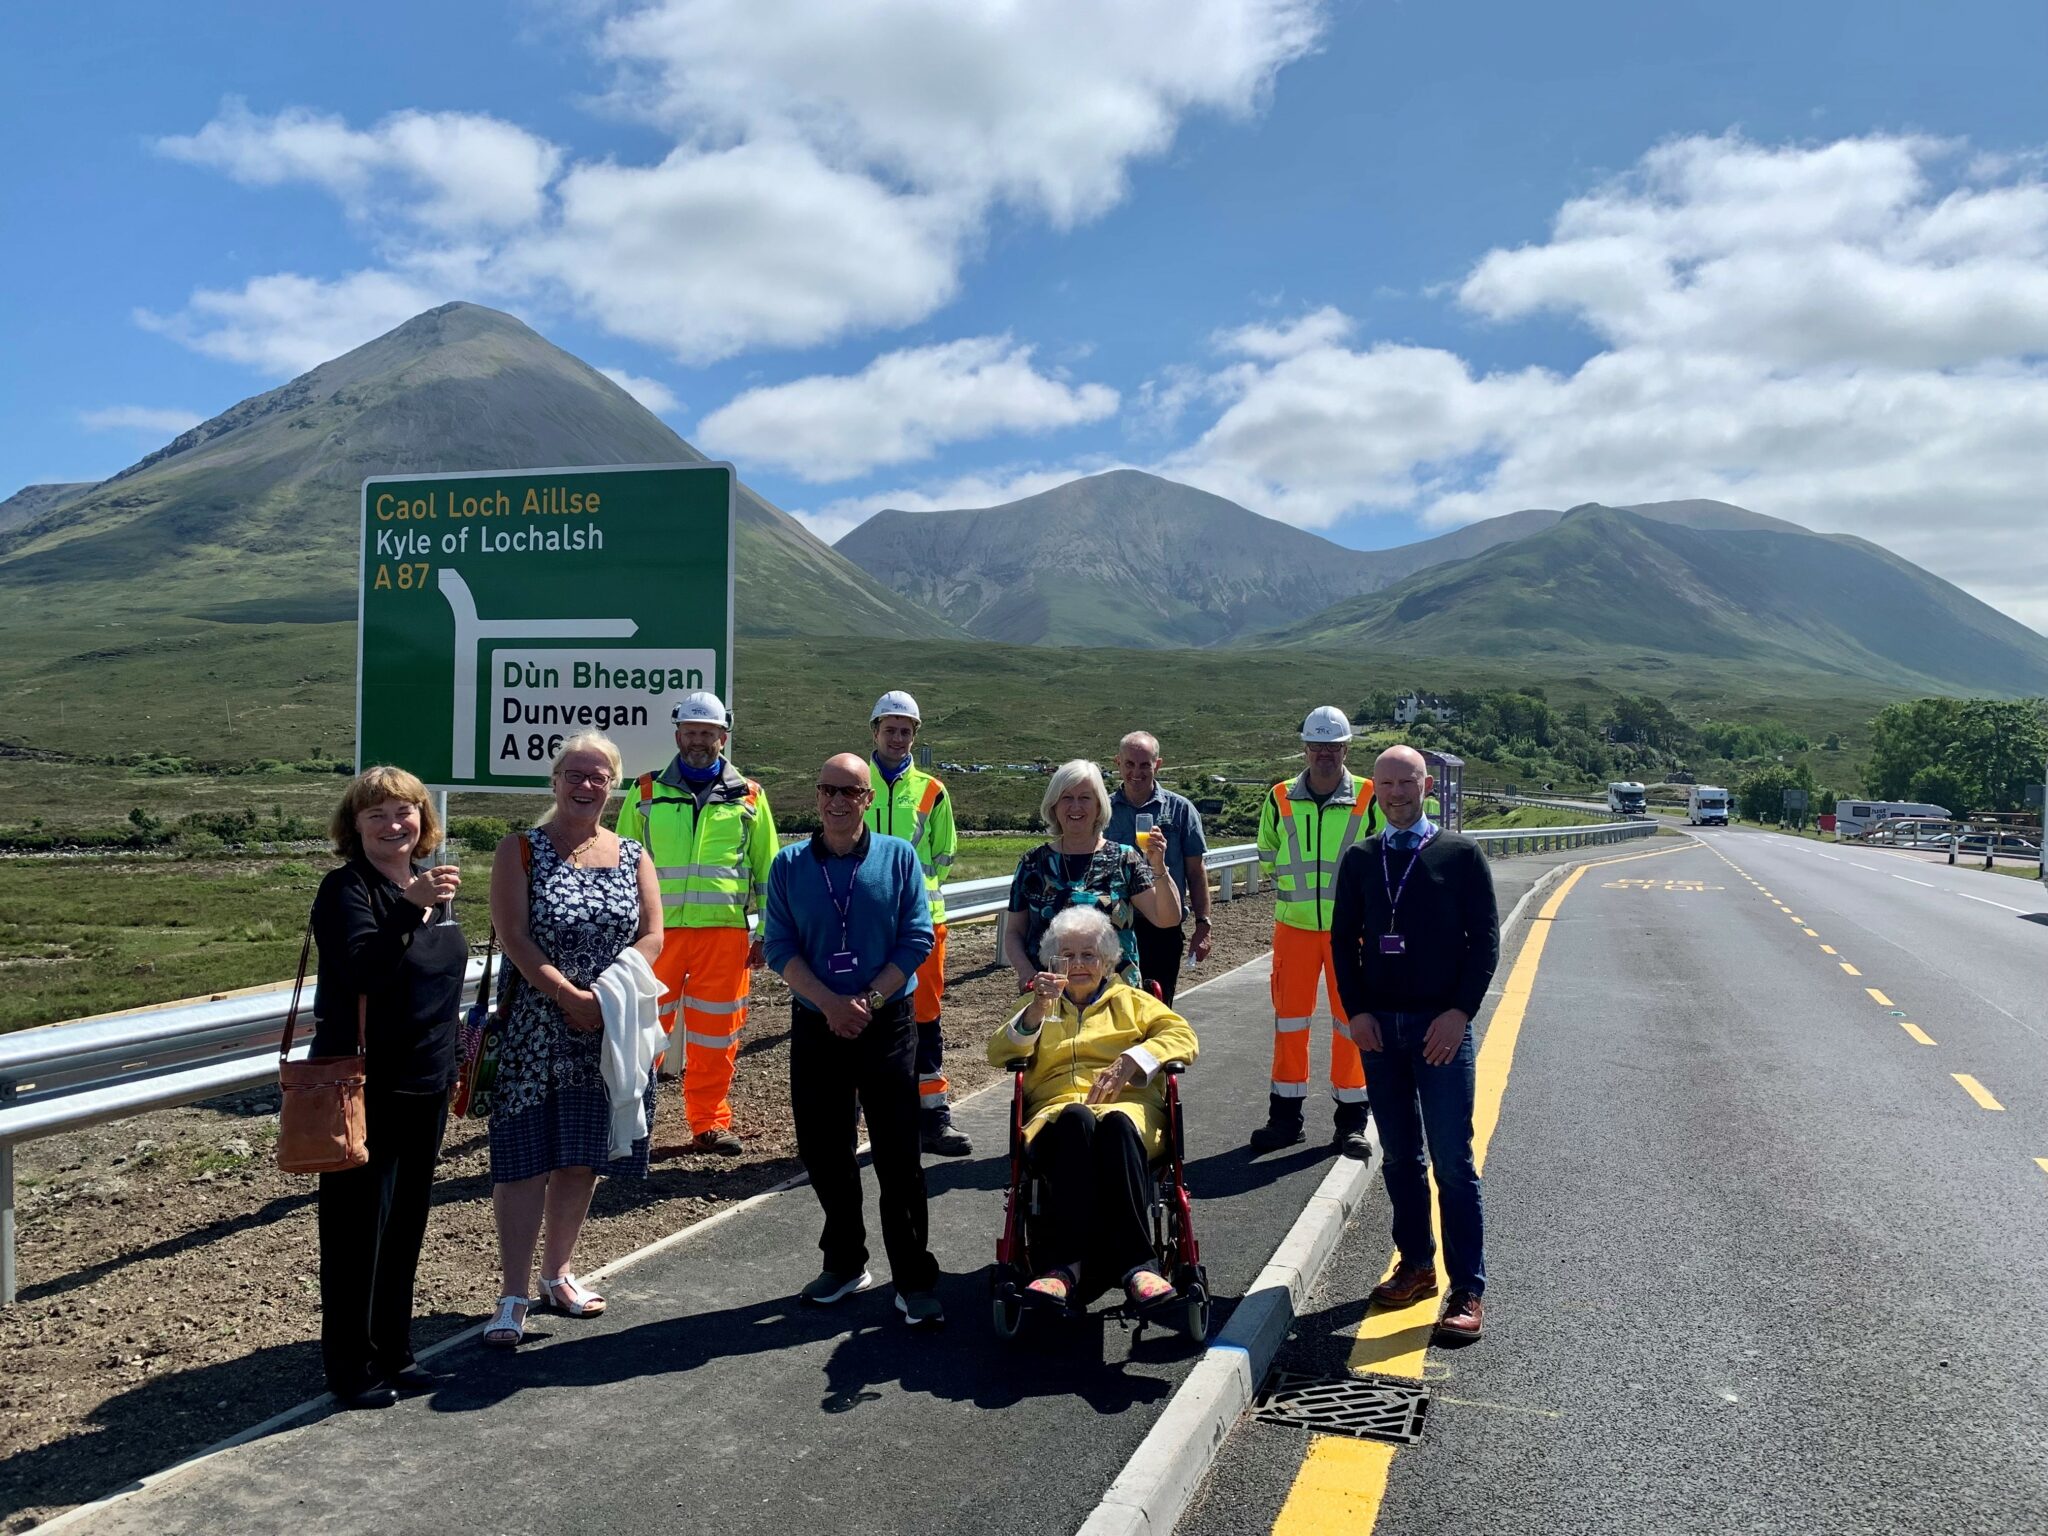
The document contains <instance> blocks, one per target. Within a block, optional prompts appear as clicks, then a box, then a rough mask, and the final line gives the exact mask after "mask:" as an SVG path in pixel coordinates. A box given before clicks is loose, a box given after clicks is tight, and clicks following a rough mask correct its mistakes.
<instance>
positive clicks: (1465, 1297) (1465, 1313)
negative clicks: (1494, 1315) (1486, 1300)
mask: <svg viewBox="0 0 2048 1536" xmlns="http://www.w3.org/2000/svg"><path fill="white" fill-rule="evenodd" d="M1485 1319H1486V1307H1485V1305H1484V1304H1483V1303H1482V1302H1481V1301H1480V1299H1479V1298H1478V1297H1477V1296H1474V1295H1473V1294H1472V1293H1471V1292H1470V1291H1453V1292H1451V1294H1450V1295H1448V1296H1446V1297H1445V1298H1444V1313H1443V1316H1442V1317H1439V1318H1438V1319H1437V1320H1436V1336H1437V1339H1438V1340H1439V1341H1440V1342H1442V1343H1445V1344H1470V1343H1471V1342H1472V1341H1473V1340H1474V1339H1477V1338H1478V1337H1479V1330H1480V1328H1481V1326H1482V1325H1483V1323H1484V1322H1485Z"/></svg>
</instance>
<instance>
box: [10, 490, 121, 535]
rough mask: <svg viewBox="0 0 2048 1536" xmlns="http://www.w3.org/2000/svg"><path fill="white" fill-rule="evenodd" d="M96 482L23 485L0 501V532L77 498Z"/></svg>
mask: <svg viewBox="0 0 2048 1536" xmlns="http://www.w3.org/2000/svg"><path fill="white" fill-rule="evenodd" d="M97 483H98V482H97V481H93V480H73V481H68V482H61V483H58V484H53V485H25V486H23V487H22V488H21V489H20V490H18V491H16V492H15V493H14V494H13V495H12V496H10V497H8V498H7V499H6V500H5V501H0V533H5V532H6V531H7V530H8V529H10V528H19V527H21V526H22V525H23V524H24V523H32V522H34V521H35V520H36V519H37V518H39V517H41V516H42V515H43V514H44V513H45V512H48V511H51V510H52V509H53V508H56V507H60V506H62V505H63V504H64V503H65V502H67V501H73V500H75V499H77V497H78V496H79V494H80V493H81V492H84V491H89V490H91V489H92V488H93V486H94V485H96V484H97Z"/></svg>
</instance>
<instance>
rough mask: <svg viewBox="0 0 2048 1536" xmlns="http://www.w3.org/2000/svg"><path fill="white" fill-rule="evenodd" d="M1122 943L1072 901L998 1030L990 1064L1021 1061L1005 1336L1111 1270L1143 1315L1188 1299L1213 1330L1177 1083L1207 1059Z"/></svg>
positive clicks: (1002, 1261)
mask: <svg viewBox="0 0 2048 1536" xmlns="http://www.w3.org/2000/svg"><path fill="white" fill-rule="evenodd" d="M1120 957H1121V942H1120V940H1119V937H1118V935H1117V931H1116V929H1115V928H1114V927H1113V926H1112V925H1111V924H1110V921H1109V919H1108V918H1106V917H1105V916H1104V915H1103V914H1102V913H1101V912H1099V911H1097V910H1096V909H1094V908H1092V907H1069V908H1067V909H1066V910H1065V911H1063V912H1060V913H1059V914H1058V915H1057V916H1055V917H1054V918H1053V920H1052V926H1051V927H1050V928H1049V929H1048V930H1047V931H1046V934H1045V938H1044V940H1043V942H1042V943H1041V945H1040V952H1039V963H1040V965H1041V966H1042V969H1041V970H1040V971H1039V972H1038V974H1037V975H1036V976H1035V977H1034V978H1033V981H1032V987H1031V991H1030V993H1029V994H1028V995H1027V996H1026V998H1025V1001H1024V1004H1023V1006H1022V1007H1021V1008H1020V1009H1019V1010H1018V1012H1017V1015H1016V1017H1014V1018H1013V1019H1011V1020H1010V1021H1009V1023H1007V1024H1005V1025H1004V1026H1003V1027H1002V1029H1000V1030H998V1031H997V1032H996V1035H995V1037H994V1038H993V1039H992V1040H990V1041H989V1047H988V1055H989V1060H990V1062H991V1063H992V1064H994V1065H996V1066H998V1067H1004V1068H1007V1069H1009V1070H1011V1071H1013V1072H1015V1073H1016V1074H1017V1081H1016V1085H1015V1088H1014V1090H1013V1095H1012V1098H1013V1108H1012V1113H1011V1158H1010V1161H1011V1168H1010V1200H1009V1211H1008V1215H1007V1219H1006V1221H1005V1224H1004V1232H1003V1237H1002V1240H1001V1241H1000V1242H999V1243H998V1245H997V1250H998V1251H997V1255H996V1258H997V1264H996V1304H995V1320H996V1326H997V1328H998V1330H999V1331H1001V1332H1003V1333H1005V1334H1014V1333H1015V1332H1016V1330H1017V1326H1018V1324H1019V1322H1020V1321H1021V1315H1022V1310H1023V1308H1024V1307H1025V1306H1038V1307H1046V1308H1050V1309H1052V1310H1057V1311H1067V1310H1069V1309H1070V1308H1073V1307H1076V1306H1078V1305H1079V1304H1080V1303H1081V1302H1083V1301H1084V1300H1085V1299H1086V1297H1087V1296H1088V1295H1090V1294H1093V1293H1094V1292H1096V1291H1099V1290H1102V1289H1106V1288H1107V1287H1108V1286H1109V1285H1112V1284H1115V1285H1121V1286H1122V1288H1123V1291H1124V1295H1125V1298H1126V1300H1127V1302H1128V1304H1129V1311H1130V1313H1131V1315H1135V1316H1143V1315H1145V1314H1147V1313H1150V1312H1155V1311H1157V1310H1159V1309H1161V1308H1163V1307H1166V1306H1167V1305H1169V1304H1171V1303H1173V1302H1175V1301H1177V1300H1184V1301H1185V1302H1186V1303H1187V1304H1188V1308H1189V1311H1188V1318H1189V1324H1190V1327H1191V1328H1194V1327H1199V1328H1201V1329H1202V1330H1203V1331H1206V1328H1207V1317H1208V1296H1207V1294H1206V1287H1205V1285H1204V1283H1203V1276H1202V1270H1201V1265H1200V1255H1199V1250H1198V1249H1197V1248H1196V1246H1195V1241H1194V1232H1193V1228H1192V1223H1191V1221H1190V1220H1189V1210H1188V1201H1187V1191H1186V1187H1185V1185H1184V1183H1183V1181H1182V1178H1181V1157H1182V1143H1181V1135H1180V1117H1179V1109H1180V1103H1179V1092H1178V1086H1177V1083H1176V1081H1175V1079H1176V1077H1177V1075H1178V1074H1179V1072H1180V1071H1181V1070H1182V1069H1183V1068H1184V1067H1185V1066H1186V1065H1187V1064H1188V1063H1190V1062H1192V1061H1193V1060H1194V1059H1195V1052H1196V1043H1195V1032H1194V1031H1193V1030H1192V1029H1190V1028H1189V1027H1188V1023H1187V1021H1186V1020H1185V1019H1183V1018H1182V1017H1181V1016H1180V1015H1179V1014H1177V1013H1175V1012H1174V1011H1173V1010H1172V1009H1171V1008H1169V1007H1167V1005H1166V1004H1164V1003H1162V1002H1160V1001H1159V1000H1158V999H1157V998H1156V997H1154V996H1152V995H1151V993H1149V992H1144V991H1139V990H1138V989H1136V988H1134V987H1131V986H1128V985H1126V984H1125V983H1124V982H1122V981H1120V980H1119V979H1118V978H1117V972H1116V967H1117V963H1118V961H1119V959H1120ZM1155 1164H1157V1165H1159V1176H1158V1178H1157V1180H1156V1181H1155V1178H1154V1173H1153V1167H1154V1165H1155ZM1162 1268H1165V1269H1167V1270H1170V1271H1171V1272H1172V1274H1173V1276H1174V1278H1172V1279H1169V1278H1168V1276H1167V1274H1166V1273H1162ZM1026 1277H1029V1278H1028V1279H1027V1278H1026ZM1019 1282H1022V1285H1021V1289H1020V1288H1019Z"/></svg>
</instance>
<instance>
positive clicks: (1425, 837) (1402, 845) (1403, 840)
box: [1386, 816, 1436, 853]
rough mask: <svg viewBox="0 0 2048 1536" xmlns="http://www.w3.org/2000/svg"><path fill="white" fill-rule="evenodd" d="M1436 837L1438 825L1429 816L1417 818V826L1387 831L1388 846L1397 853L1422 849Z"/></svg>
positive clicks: (1389, 828) (1390, 828)
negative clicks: (1404, 850)
mask: <svg viewBox="0 0 2048 1536" xmlns="http://www.w3.org/2000/svg"><path fill="white" fill-rule="evenodd" d="M1435 836H1436V823H1435V822H1433V821H1431V820H1430V819H1429V818H1428V817H1427V816H1419V817H1417V818H1416V821H1415V825H1414V826H1412V827H1392V826H1390V827H1388V828H1387V830H1386V841H1387V846H1388V847H1389V848H1391V849H1393V850H1394V851H1395V852H1396V853H1399V852H1401V851H1402V850H1403V849H1413V848H1420V847H1421V846H1422V845H1423V844H1424V843H1426V842H1428V841H1429V840H1430V839H1431V838H1432V837H1435Z"/></svg>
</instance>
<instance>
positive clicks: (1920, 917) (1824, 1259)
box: [1181, 829, 2048, 1536]
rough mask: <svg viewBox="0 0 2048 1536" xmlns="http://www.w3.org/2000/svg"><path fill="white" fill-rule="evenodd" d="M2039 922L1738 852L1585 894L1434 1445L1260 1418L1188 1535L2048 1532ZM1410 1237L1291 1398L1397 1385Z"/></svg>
mask: <svg viewBox="0 0 2048 1536" xmlns="http://www.w3.org/2000/svg"><path fill="white" fill-rule="evenodd" d="M1766 892H1768V893H1769V894H1765V893H1766ZM2044 924H2048V895H2044V893H2043V892H2042V890H2041V888H2040V887H2039V886H2037V885H2030V884H2027V883H2024V882H2021V881H2018V880H2011V879H2005V878H2000V877H1997V876H1989V875H1984V874H1981V873H1977V872H1973V871H1968V870H1962V869H1957V870H1950V869H1948V868H1946V867H1945V866H1939V867H1929V866H1926V865H1924V864H1920V863H1918V862H1917V861H1911V860H1908V859H1905V858H1899V857H1896V856H1888V855H1882V854H1873V853H1869V852H1857V851H1852V850H1847V849H1839V848H1836V847H1833V846H1830V845H1823V844H1817V843H1813V842H1810V841H1804V840H1800V839H1795V838H1786V837H1780V836H1776V835H1770V834H1761V833H1750V832H1744V831H1740V830H1729V831H1723V830H1721V829H1710V830H1706V831H1705V832H1704V833H1703V835H1702V845H1701V846H1699V847H1698V848H1696V849H1694V850H1691V851H1684V852H1673V853H1664V854H1660V855H1657V856H1655V857H1652V858H1643V859H1635V860H1631V861H1629V862H1622V863H1614V864H1609V865H1605V866H1602V867H1598V868H1596V869H1594V870H1591V871H1589V872H1588V873H1587V874H1586V875H1584V876H1582V877H1581V878H1580V880H1579V881H1578V883H1577V884H1576V886H1575V887H1574V888H1573V889H1572V890H1571V892H1570V893H1569V894H1568V895H1566V896H1565V897H1564V899H1563V900H1562V902H1561V903H1560V904H1559V906H1558V908H1557V911H1556V916H1555V917H1554V919H1553V920H1552V921H1551V923H1550V924H1549V925H1548V929H1549V931H1548V933H1547V936H1546V942H1545V945H1544V948H1543V950H1542V954H1541V961H1540V967H1539V968H1538V970H1537V972H1536V975H1535V980H1534V983H1533V988H1532V990H1531V993H1530V996H1529V1003H1528V1008H1527V1012H1526V1017H1525V1019H1524V1021H1523V1023H1522V1026H1521V1032H1520V1035H1519V1039H1518V1044H1517V1047H1516V1050H1515V1053H1514V1058H1513V1066H1512V1072H1511V1074H1510V1075H1509V1077H1508V1079H1507V1082H1506V1086H1505V1091H1504V1096H1503V1100H1502V1107H1501V1114H1500V1120H1499V1124H1498V1128H1497V1130H1496V1131H1495V1133H1494V1136H1493V1139H1492V1143H1491V1147H1490V1153H1489V1157H1488V1161H1487V1163H1486V1168H1485V1196H1486V1209H1487V1260H1488V1270H1489V1284H1488V1291H1487V1337H1486V1338H1485V1339H1484V1340H1483V1341H1482V1342H1481V1343H1479V1344H1478V1345H1476V1346H1473V1347H1471V1348H1468V1349H1463V1350H1458V1351H1446V1350H1443V1349H1439V1348H1430V1349H1429V1350H1428V1351H1427V1354H1426V1356H1424V1357H1421V1359H1420V1370H1421V1373H1422V1374H1423V1375H1424V1376H1425V1377H1426V1378H1427V1380H1428V1381H1429V1383H1430V1384H1431V1387H1432V1389H1433V1392H1434V1400H1433V1404H1432V1408H1431V1411H1430V1417H1429V1419H1428V1422H1427V1425H1426V1428H1425V1430H1424V1432H1423V1436H1422V1439H1421V1441H1420V1443H1418V1444H1416V1445H1413V1446H1408V1447H1403V1448H1401V1449H1399V1450H1398V1451H1388V1450H1387V1449H1385V1448H1384V1447H1379V1446H1362V1445H1361V1443H1360V1442H1355V1441H1344V1442H1341V1443H1336V1442H1334V1441H1333V1440H1331V1439H1329V1438H1326V1437H1317V1436H1310V1435H1308V1434H1306V1433H1305V1432H1303V1431H1301V1430H1296V1429H1286V1428H1280V1427H1276V1426H1270V1425H1266V1424H1262V1423H1257V1422H1254V1421H1251V1420H1246V1421H1244V1422H1242V1423H1240V1425H1239V1426H1238V1428H1237V1430H1236V1431H1235V1432H1234V1433H1233V1434H1232V1436H1231V1439H1230V1441H1229V1442H1228V1443H1227V1445H1226V1447H1225V1450H1224V1453H1223V1455H1222V1457H1221V1459H1220V1461H1219V1464H1218V1466H1217V1468H1216V1469H1215V1471H1214V1472H1213V1473H1212V1475H1211V1477H1210V1479H1209V1481H1208V1483H1207V1485H1206V1486H1205V1488H1204V1491H1203V1494H1202V1496H1201V1498H1200V1499H1199V1500H1198V1502H1197V1504H1196V1506H1195V1507H1194V1508H1193V1509H1192V1510H1191V1511H1190V1513H1189V1515H1188V1517H1187V1518H1186V1519H1185V1520H1183V1522H1182V1525H1181V1531H1182V1532H1183V1533H1184V1536H1224V1533H1236V1532H1243V1531H1256V1530H1269V1529H1270V1530H1274V1531H1276V1532H1290V1533H1292V1532H1301V1531H1333V1532H1334V1531H1342V1532H1344V1533H1346V1536H1361V1533H1363V1532H1365V1531H1367V1530H1370V1529H1376V1530H1378V1531H1380V1532H1390V1533H1400V1536H1407V1533H1411V1532H1413V1533H1423V1532H1431V1533H1458V1536H1481V1533H1492V1532H1501V1533H1508V1532H1517V1533H1519V1532H1530V1531H1541V1532H1558V1533H1579V1532H1586V1533H1593V1532H1601V1533H1606V1532H1612V1533H1617V1536H1619V1533H1628V1536H1640V1533H1656V1536H1664V1533H1690V1532H1702V1533H1721V1532H1737V1531H1740V1532H1887V1533H1890V1532H1913V1533H1918V1532H2012V1533H2037V1532H2041V1531H2043V1530H2048V1327H2044V1325H2043V1323H2042V1318H2043V1317H2044V1316H2048V1263H2044V1260H2048V1164H2044V1163H2043V1162H2040V1161H2037V1160H2038V1159H2048V1071H2044V1069H2048V1003H2044V999H2043V989H2042V977H2043V975H2044V967H2048V926H2044ZM1809 930H1811V931H1810V932H1809ZM1823 946H1827V947H1828V948H1831V949H1832V950H1833V951H1834V953H1829V952H1827V949H1824V948H1823ZM1845 966H1846V967H1850V968H1853V970H1854V971H1855V972H1857V973H1859V974H1851V972H1850V970H1849V969H1845ZM1866 989H1874V990H1875V992H1876V994H1878V995H1877V996H1873V995H1872V991H1870V990H1866ZM1908 1026H1911V1030H1909V1029H1908ZM1923 1037H1924V1039H1925V1040H1927V1041H1931V1042H1933V1043H1932V1044H1926V1043H1922V1038H1923ZM1957 1074H1961V1075H1963V1076H1964V1077H1967V1078H1968V1079H1970V1082H1969V1083H1967V1084H1966V1083H1964V1082H1960V1081H1958V1077H1957ZM1993 1104H1995V1105H1998V1106H2000V1107H1998V1108H1991V1107H1988V1106H1989V1105H1993ZM1385 1233H1386V1208H1385V1203H1384V1197H1383V1195H1382V1196H1380V1197H1379V1198H1377V1199H1376V1200H1374V1201H1372V1202H1369V1203H1368V1204H1367V1206H1366V1207H1365V1209H1364V1210H1363V1211H1362V1212H1361V1215H1360V1217H1359V1219H1358V1220H1357V1221H1356V1222H1354V1224H1353V1227H1352V1230H1351V1231H1350V1232H1348V1233H1347V1234H1346V1239H1345V1245H1344V1249H1343V1251H1342V1252H1341V1253H1340V1255H1339V1258H1338V1260H1337V1261H1336V1262H1335V1263H1334V1264H1333V1265H1332V1266H1331V1268H1330V1270H1329V1271H1328V1272H1327V1273H1326V1277H1325V1282H1324V1284H1323V1285H1322V1286H1321V1287H1319V1289H1318V1291H1317V1293H1316V1294H1315V1295H1314V1296H1313V1297H1312V1298H1311V1300H1310V1302H1309V1304H1308V1306H1307V1308H1306V1309H1305V1311H1304V1315H1303V1318H1302V1321H1301V1324H1300V1326H1299V1328H1298V1330H1297V1336H1296V1338H1295V1339H1294V1340H1293V1341H1292V1342H1291V1343H1290V1345H1289V1346H1288V1348H1287V1349H1286V1350H1284V1351H1283V1353H1282V1358H1281V1360H1280V1362H1279V1364H1280V1365H1281V1366H1282V1367H1283V1368H1288V1369H1294V1370H1302V1371H1311V1372H1316V1371H1340V1372H1341V1371H1343V1370H1344V1369H1345V1368H1346V1367H1347V1365H1348V1366H1352V1367H1357V1368H1362V1369H1368V1370H1369V1369H1381V1370H1384V1369H1387V1368H1388V1364H1389V1351H1388V1350H1387V1349H1386V1348H1384V1347H1380V1348H1378V1349H1377V1352H1376V1347H1375V1346H1374V1345H1372V1344H1370V1343H1363V1344H1362V1343H1360V1342H1359V1341H1358V1340H1357V1339H1356V1338H1355V1337H1354V1335H1356V1334H1357V1333H1358V1332H1359V1330H1360V1325H1361V1320H1362V1318H1363V1315H1364V1309H1363V1306H1362V1303H1361V1300H1360V1298H1361V1296H1362V1294H1363V1291H1364V1290H1365V1288H1366V1287H1367V1286H1369V1285H1370V1283H1371V1281H1372V1280H1373V1279H1374V1278H1376V1277H1377V1275H1378V1274H1379V1273H1380V1272H1381V1269H1382V1268H1383V1266H1384V1265H1385V1263H1386V1260H1387V1257H1388V1253H1389V1246H1388V1241H1387V1238H1386V1236H1385ZM1375 1457H1377V1460H1375ZM1331 1467H1337V1468H1353V1469H1358V1470H1354V1471H1351V1472H1347V1473H1345V1474H1344V1476H1343V1477H1342V1478H1340V1479H1339V1480H1338V1483H1339V1486H1336V1487H1335V1488H1334V1489H1333V1488H1332V1486H1331V1479H1330V1478H1329V1477H1327V1476H1326V1475H1323V1474H1325V1473H1327V1471H1328V1469H1330V1468H1331ZM1304 1468H1306V1469H1307V1472H1308V1475H1307V1476H1303V1475H1302V1474H1303V1472H1304ZM1382 1476H1384V1494H1383V1497H1382V1496H1381V1494H1380V1491H1379V1486H1378V1480H1379V1479H1380V1477H1382ZM1346 1479H1348V1482H1347V1481H1346Z"/></svg>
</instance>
